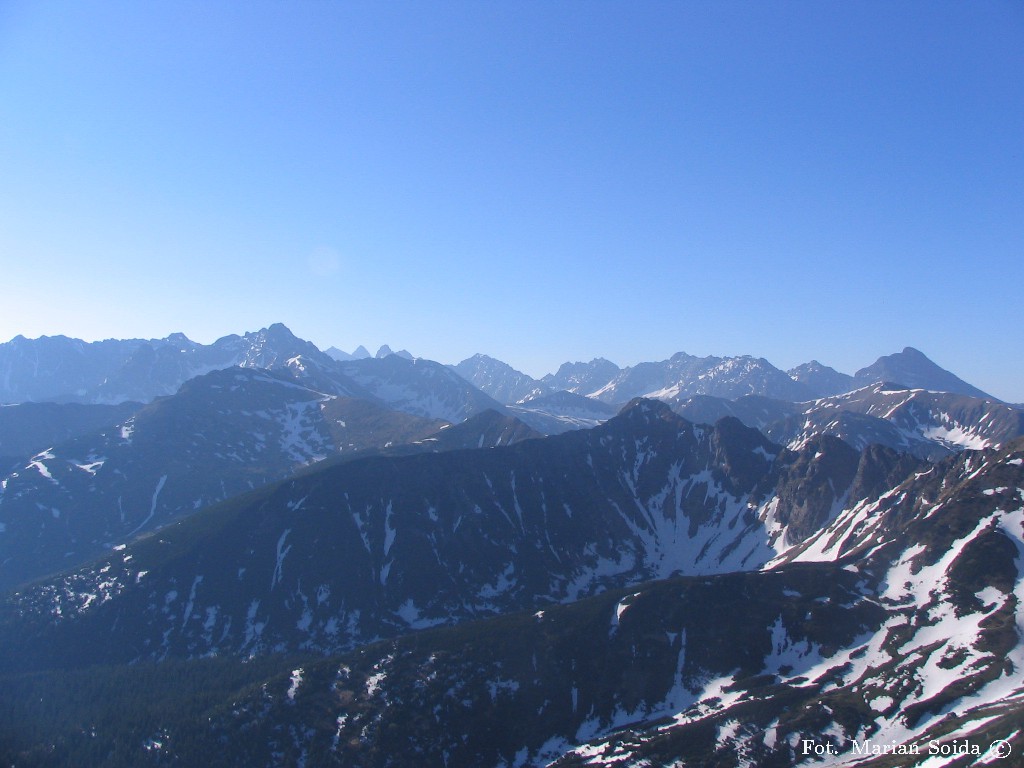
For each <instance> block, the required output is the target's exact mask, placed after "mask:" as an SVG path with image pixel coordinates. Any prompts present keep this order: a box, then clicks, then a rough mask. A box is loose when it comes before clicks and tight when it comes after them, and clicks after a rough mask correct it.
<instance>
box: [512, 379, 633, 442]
mask: <svg viewBox="0 0 1024 768" xmlns="http://www.w3.org/2000/svg"><path fill="white" fill-rule="evenodd" d="M508 410H509V412H510V413H514V414H515V415H516V417H517V418H519V419H522V420H523V421H525V422H526V423H527V424H529V425H530V426H532V427H534V428H535V429H537V430H539V431H540V432H543V433H545V434H549V435H556V434H560V433H562V432H566V431H568V430H570V429H588V428H590V427H596V426H597V425H598V424H601V423H602V422H605V421H607V420H608V419H610V418H611V417H612V416H614V415H615V414H616V413H617V412H618V408H616V407H615V406H614V405H609V404H608V403H602V402H601V401H600V400H594V399H593V398H591V397H584V396H583V395H578V394H576V393H574V392H568V391H566V390H561V391H560V392H552V393H550V394H546V395H537V396H534V397H528V398H525V399H524V400H522V401H521V402H519V403H517V404H515V405H510V406H508Z"/></svg>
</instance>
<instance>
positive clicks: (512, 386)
mask: <svg viewBox="0 0 1024 768" xmlns="http://www.w3.org/2000/svg"><path fill="white" fill-rule="evenodd" d="M450 367H451V369H452V370H453V371H455V372H456V373H457V374H459V376H461V377H462V378H464V379H465V380H466V381H468V382H469V383H470V384H472V385H473V386H474V387H476V388H477V389H479V390H480V391H481V392H484V393H486V394H488V395H490V396H491V397H493V398H494V399H495V400H497V401H498V402H499V403H504V404H505V405H510V404H512V403H517V402H520V401H522V400H525V399H527V398H530V397H537V396H539V395H546V394H549V393H550V392H551V390H550V389H549V388H548V387H547V386H546V385H544V384H542V383H541V382H539V381H537V380H536V379H534V378H533V377H532V376H527V375H526V374H525V373H523V372H521V371H517V370H516V369H515V368H513V367H512V366H511V365H509V364H508V363H503V362H502V361H501V360H495V359H494V358H493V357H488V356H487V355H481V354H476V355H473V356H472V357H469V358H466V359H465V360H463V361H462V362H461V363H459V364H458V365H453V366H450Z"/></svg>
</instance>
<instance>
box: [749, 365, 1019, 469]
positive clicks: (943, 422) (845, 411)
mask: <svg viewBox="0 0 1024 768" xmlns="http://www.w3.org/2000/svg"><path fill="white" fill-rule="evenodd" d="M764 430H765V433H766V434H767V435H768V436H769V437H771V438H772V439H773V440H777V441H778V442H781V443H784V444H786V445H789V446H790V447H795V446H799V445H800V444H801V442H802V441H803V440H806V439H808V438H809V437H810V436H812V435H818V434H826V433H827V434H833V435H836V436H838V437H841V438H842V439H843V440H846V441H847V442H848V443H850V444H851V445H853V446H854V447H856V448H864V447H866V446H867V445H869V444H871V443H881V444H882V445H887V446H889V447H890V448H894V449H896V450H900V451H910V452H911V453H914V454H915V455H918V456H922V457H925V458H939V457H942V456H945V455H948V454H949V453H953V452H956V451H961V450H964V449H967V448H972V449H978V448H988V447H992V446H996V445H1001V444H1003V443H1006V442H1008V441H1010V440H1013V439H1014V438H1016V437H1020V436H1021V435H1024V413H1022V412H1021V411H1019V410H1017V409H1015V408H1013V407H1012V406H1008V405H1004V404H1003V403H1000V402H998V401H994V400H992V399H979V398H976V397H971V396H968V395H957V394H951V393H948V392H932V391H927V390H922V389H910V390H908V389H905V388H903V387H902V386H900V385H893V384H887V383H884V382H883V383H879V384H872V385H870V386H867V387H863V388H862V389H858V390H854V391H852V392H848V393H846V394H843V395H837V396H835V397H830V398H824V399H821V400H817V401H814V402H813V403H808V404H806V407H805V408H804V410H803V412H802V413H796V414H793V415H791V416H789V417H787V418H786V419H783V420H781V421H779V422H776V423H774V424H769V425H767V426H765V427H764Z"/></svg>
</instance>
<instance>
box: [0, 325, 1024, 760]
mask: <svg viewBox="0 0 1024 768" xmlns="http://www.w3.org/2000/svg"><path fill="white" fill-rule="evenodd" d="M172 339H173V341H172ZM36 341H37V342H40V343H41V344H42V346H45V347H46V348H47V349H46V351H43V350H42V348H40V349H39V350H36V351H35V352H33V351H32V342H28V341H27V340H24V339H20V338H19V339H15V340H14V341H13V342H10V344H9V345H0V374H3V375H2V376H0V381H4V382H7V383H6V384H5V386H6V387H7V389H6V390H4V392H5V394H4V396H3V397H4V399H14V398H15V397H17V398H18V404H11V405H7V406H4V407H3V408H0V454H7V455H9V456H10V457H11V458H10V459H9V462H8V466H9V469H8V470H7V471H6V473H5V474H4V476H3V479H2V481H0V589H2V590H4V591H3V592H2V593H0V646H2V647H3V648H4V651H5V652H4V654H3V655H2V657H0V690H3V691H6V692H7V693H6V694H0V762H5V763H8V764H17V765H40V766H42V765H65V764H97V765H99V764H103V765H108V766H112V767H113V766H121V765H132V766H134V765H171V764H180V765H197V764H204V765H207V764H209V765H232V766H243V765H282V766H285V765H304V766H314V765H339V766H384V765H393V766H405V765H409V766H414V765H415V766H463V765H465V766H469V765H473V766H475V765H495V766H498V765H503V766H534V765H556V766H577V765H579V766H582V765H619V766H640V765H681V764H685V765H702V766H703V765H707V766H712V765H715V766H717V765H722V766H754V767H756V768H760V767H761V766H764V768H771V767H772V766H795V765H818V764H828V765H853V764H856V765H858V766H872V767H874V768H882V767H883V766H890V767H891V766H901V765H903V766H907V765H928V766H929V768H934V767H935V766H957V767H959V766H966V765H990V764H993V761H994V760H996V753H995V752H989V751H988V750H989V747H990V746H991V745H992V744H993V743H995V744H997V745H998V748H999V749H1004V748H1008V749H1010V750H1011V751H1012V754H1013V755H1018V754H1020V753H1021V750H1022V749H1024V706H1022V702H1024V642H1022V632H1024V629H1022V628H1024V613H1022V612H1021V607H1020V606H1021V605H1022V604H1024V565H1022V564H1024V464H1022V462H1024V437H1022V435H1024V421H1022V417H1024V414H1022V412H1021V411H1020V410H1019V409H1017V408H1016V407H1014V406H1011V405H1007V404H1004V403H1001V402H999V401H998V400H995V399H994V398H991V397H989V396H987V395H985V394H984V393H983V392H980V391H979V390H976V389H974V388H972V387H971V386H970V385H969V384H966V382H963V381H962V380H961V379H959V378H958V377H956V376H954V375H953V374H951V373H949V372H946V371H943V370H942V369H941V368H939V367H938V366H936V365H935V364H934V363H932V362H931V361H930V360H928V359H927V358H926V357H925V356H924V355H922V354H921V353H920V352H917V351H916V350H913V349H911V348H907V349H905V350H904V351H903V352H901V353H897V354H895V355H891V356H888V357H885V358H881V359H880V360H879V361H878V362H876V363H875V364H874V365H872V366H868V367H867V368H864V369H861V370H860V371H858V372H857V373H856V374H855V375H854V376H845V375H844V374H841V373H838V372H836V371H833V370H831V369H828V368H827V367H825V366H822V365H821V364H820V363H816V362H812V363H808V364H807V365H805V366H800V367H799V368H798V369H794V370H792V371H790V372H789V373H786V372H783V371H781V370H779V369H777V368H774V366H772V365H771V364H770V363H768V362H767V361H765V360H763V359H761V358H753V357H740V358H716V357H708V358H697V357H693V356H689V355H685V354H683V353H679V354H678V355H674V356H673V357H672V358H670V359H669V360H666V361H662V362H660V363H643V364H640V365H637V366H633V367H630V368H624V369H620V368H618V366H615V365H614V364H612V363H609V362H608V361H605V360H595V361H592V362H591V363H567V364H566V365H563V366H562V367H561V368H560V369H559V371H558V372H557V373H556V374H554V375H551V376H548V377H545V378H544V379H542V380H534V379H531V378H530V377H527V376H525V374H521V373H520V372H517V371H515V370H514V369H513V368H511V367H510V366H508V365H506V364H504V363H502V362H501V361H497V360H494V359H493V358H489V357H487V356H485V355H477V356H475V357H473V358H470V359H469V360H467V361H463V363H460V364H459V365H456V366H444V365H441V364H439V363H435V362H432V361H429V360H424V359H417V358H413V357H412V356H411V355H407V354H406V355H403V354H386V353H385V354H383V355H380V356H371V355H369V353H367V354H365V355H363V354H358V355H349V356H347V357H345V356H344V355H343V354H337V351H336V350H335V354H333V355H332V354H325V353H322V352H320V351H319V350H318V349H317V348H316V347H315V346H313V345H312V344H309V343H308V342H305V341H303V340H301V339H297V338H296V337H294V336H293V335H292V334H291V333H290V332H289V331H288V330H287V329H286V328H284V326H280V325H276V326H271V327H270V328H267V329H264V330H263V331H259V332H256V333H252V334H245V335H243V336H231V337H225V338H224V339H221V340H219V341H218V342H215V344H213V345H210V346H209V347H203V345H196V344H194V343H193V342H189V341H188V340H187V339H184V337H180V338H178V337H169V338H168V339H165V340H159V341H155V342H141V341H129V342H113V341H110V342H100V343H98V345H96V346H94V345H87V344H85V343H84V342H77V343H76V342H74V340H70V339H65V338H63V337H58V338H57V339H56V340H54V339H46V340H36ZM118 344H123V345H125V346H123V347H119V346H117V345H118ZM132 345H134V346H132ZM129 348H130V349H129ZM62 350H63V351H62ZM118 350H120V351H118ZM125 350H129V351H128V352H127V353H125ZM160 350H164V351H160ZM364 351H365V350H364ZM388 351H390V350H388ZM115 352H116V354H115ZM229 352H230V354H228V353H229ZM62 355H64V357H62ZM119 355H120V357H119ZM157 359H159V361H160V362H159V364H157V363H156V362H154V361H156V360H157ZM146 360H150V361H151V362H153V364H152V365H148V364H143V363H144V362H145V361H146ZM225 360H231V361H233V362H228V363H227V364H226V365H221V363H222V362H223V361H225ZM118 361H120V362H118ZM79 363H80V365H79ZM33 365H35V366H36V367H35V368H34V369H33V370H34V373H31V374H30V373H27V372H26V371H27V368H28V367H31V366H33ZM76 366H78V367H76ZM104 366H107V367H106V368H104ZM193 372H195V373H193ZM181 377H185V378H183V379H182V380H181V381H179V382H178V383H177V384H176V385H174V387H173V390H172V391H168V390H169V389H170V388H171V387H172V384H171V382H173V381H174V380H175V379H176V378H181ZM875 377H878V378H877V379H876V378H875ZM33 392H34V393H36V394H35V395H32V393H33ZM47 392H50V393H57V394H53V395H52V396H50V395H46V394H45V393H47ZM114 393H121V394H118V395H116V396H115V394H114ZM147 393H148V394H147ZM129 394H133V395H134V396H135V397H134V398H133V399H126V400H123V401H121V402H120V404H113V402H112V401H115V400H118V398H120V397H121V396H122V395H123V396H125V397H127V396H128V395H129ZM28 395H32V397H29V396H28ZM36 396H38V397H39V399H40V400H43V401H45V400H46V399H47V398H50V399H52V400H55V401H57V402H33V401H32V399H33V397H36ZM623 399H625V402H623ZM885 745H889V746H890V749H889V750H888V751H885V750H882V749H881V747H883V746H885ZM897 745H898V746H899V747H900V749H901V750H903V751H906V750H913V749H917V750H918V752H917V754H914V753H913V752H912V751H911V752H909V753H907V754H903V753H901V752H898V751H897V750H896V746H897ZM874 748H877V750H876V751H872V750H873V749H874ZM976 748H977V749H978V750H983V751H979V752H977V753H975V751H974V750H975V749H976ZM932 749H936V750H938V754H936V753H933V752H931V750H932ZM996 764H998V763H996ZM1006 764H1011V763H1006Z"/></svg>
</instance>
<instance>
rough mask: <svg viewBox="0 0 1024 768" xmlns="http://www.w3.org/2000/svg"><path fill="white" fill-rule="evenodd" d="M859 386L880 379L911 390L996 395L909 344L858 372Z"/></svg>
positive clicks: (857, 384)
mask: <svg viewBox="0 0 1024 768" xmlns="http://www.w3.org/2000/svg"><path fill="white" fill-rule="evenodd" d="M853 379H854V381H853V384H854V386H855V387H865V386H867V385H869V384H874V383H875V382H879V381H891V382H896V383H898V384H902V385H903V386H904V387H907V388H910V389H930V390H933V391H935V392H952V393H954V394H959V395H968V396H970V397H978V398H982V399H987V400H994V399H995V398H994V397H992V395H989V394H986V393H985V392H982V391H981V390H980V389H978V388H977V387H974V386H972V385H970V384H968V383H967V382H966V381H964V380H963V379H961V378H960V377H959V376H956V375H954V374H952V373H950V372H949V371H947V370H945V369H944V368H941V367H939V366H938V365H936V364H935V363H933V362H932V361H931V360H929V359H928V358H927V357H926V356H925V355H924V354H923V353H922V352H920V351H919V350H916V349H914V348H913V347H906V348H904V350H903V351H902V352H897V353H895V354H892V355H885V356H883V357H880V358H878V360H876V361H875V362H874V363H872V364H871V365H869V366H868V367H867V368H861V369H860V370H859V371H857V373H855V374H854V377H853Z"/></svg>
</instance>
